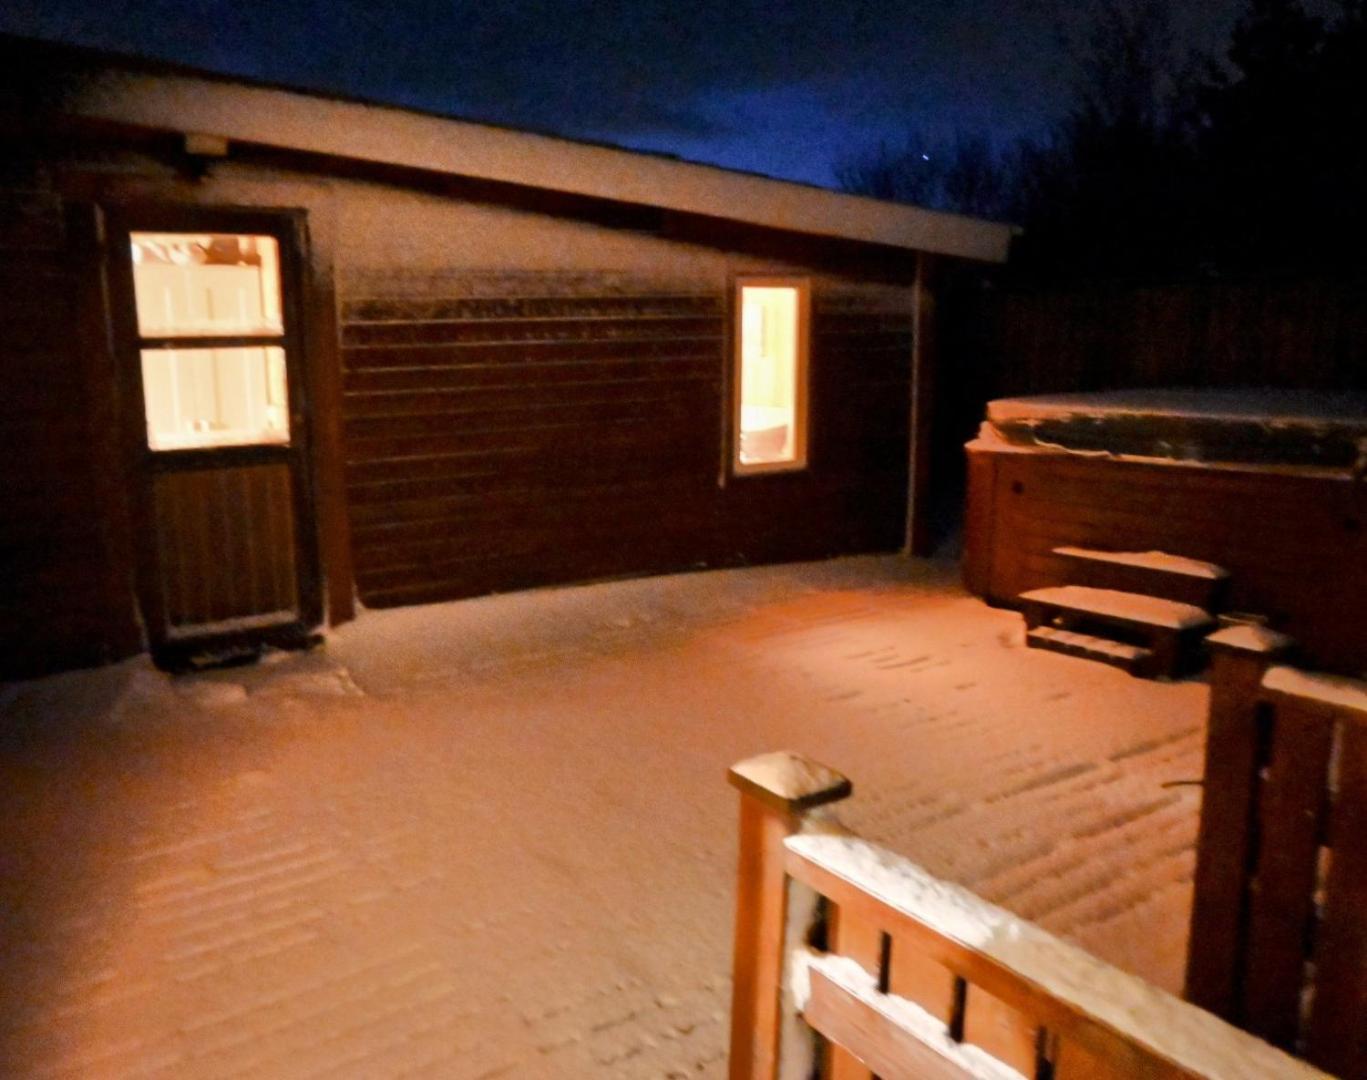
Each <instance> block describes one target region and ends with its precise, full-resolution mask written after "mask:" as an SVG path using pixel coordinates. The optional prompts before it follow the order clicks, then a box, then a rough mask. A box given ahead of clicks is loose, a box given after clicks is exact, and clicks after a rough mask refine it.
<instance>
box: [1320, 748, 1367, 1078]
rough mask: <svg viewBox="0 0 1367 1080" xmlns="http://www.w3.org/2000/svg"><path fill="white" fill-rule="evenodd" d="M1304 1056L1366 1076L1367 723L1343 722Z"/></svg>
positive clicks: (1348, 1073)
mask: <svg viewBox="0 0 1367 1080" xmlns="http://www.w3.org/2000/svg"><path fill="white" fill-rule="evenodd" d="M1329 839H1330V845H1331V847H1332V849H1333V856H1332V861H1331V862H1330V867H1329V875H1328V880H1327V882H1326V884H1325V905H1324V919H1323V923H1322V924H1321V929H1320V934H1319V942H1318V946H1317V948H1316V950H1315V999H1314V1011H1313V1012H1312V1014H1311V1017H1310V1030H1309V1039H1308V1042H1307V1046H1306V1057H1307V1058H1308V1059H1309V1060H1310V1061H1313V1062H1314V1063H1315V1064H1316V1065H1318V1066H1320V1067H1321V1068H1323V1069H1327V1070H1328V1071H1330V1072H1332V1073H1335V1074H1337V1075H1341V1076H1344V1077H1352V1078H1354V1080H1360V1078H1364V1077H1367V725H1363V724H1362V723H1360V722H1358V723H1355V722H1348V723H1345V724H1344V725H1343V731H1342V735H1341V737H1340V742H1339V775H1338V795H1337V798H1336V800H1335V804H1334V808H1333V811H1332V822H1331V825H1330V836H1329Z"/></svg>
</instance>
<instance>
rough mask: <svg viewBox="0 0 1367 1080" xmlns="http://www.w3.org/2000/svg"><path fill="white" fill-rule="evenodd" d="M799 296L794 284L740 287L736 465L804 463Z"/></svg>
mask: <svg viewBox="0 0 1367 1080" xmlns="http://www.w3.org/2000/svg"><path fill="white" fill-rule="evenodd" d="M802 300H803V297H802V290H801V289H800V288H799V287H797V286H794V285H743V286H742V287H741V290H740V377H739V379H738V383H739V386H738V390H739V398H740V406H739V416H738V418H737V419H738V423H739V432H738V435H739V437H738V440H737V442H738V445H737V449H736V462H737V467H738V469H739V470H740V471H744V470H746V469H747V468H749V469H762V468H765V467H768V466H783V465H786V466H790V467H800V466H801V465H803V464H805V461H804V458H805V452H806V451H805V446H804V442H805V439H804V434H805V433H804V432H803V430H802V426H803V422H804V417H803V415H802V413H803V410H802V407H801V406H802V396H803V387H802V377H803V372H802V368H803V355H802V329H803V327H802V318H803V312H802V307H803V304H802Z"/></svg>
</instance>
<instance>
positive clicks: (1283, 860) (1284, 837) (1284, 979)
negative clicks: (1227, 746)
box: [1242, 694, 1333, 1049]
mask: <svg viewBox="0 0 1367 1080" xmlns="http://www.w3.org/2000/svg"><path fill="white" fill-rule="evenodd" d="M1272 699H1273V702H1274V707H1275V721H1274V724H1273V730H1272V735H1271V742H1270V749H1269V756H1268V765H1267V772H1266V777H1265V779H1264V781H1263V785H1262V791H1261V799H1260V807H1259V811H1258V820H1259V822H1260V824H1261V829H1262V831H1261V843H1260V845H1259V853H1258V864H1257V868H1256V870H1255V873H1254V879H1253V884H1252V889H1251V897H1250V904H1249V920H1248V952H1247V957H1248V960H1247V967H1246V970H1245V1000H1244V1016H1243V1018H1242V1026H1244V1027H1245V1028H1247V1029H1248V1030H1249V1031H1251V1032H1253V1033H1254V1034H1255V1035H1259V1036H1261V1037H1262V1038H1264V1039H1266V1040H1267V1041H1268V1042H1270V1043H1272V1044H1273V1045H1274V1046H1280V1047H1283V1048H1286V1049H1290V1048H1292V1047H1294V1046H1295V1043H1296V1038H1297V1035H1298V1033H1299V1028H1300V999H1301V987H1302V986H1303V984H1304V981H1305V980H1304V975H1305V964H1306V960H1307V954H1306V943H1307V939H1308V934H1309V931H1310V925H1311V920H1312V918H1313V915H1314V903H1315V878H1316V873H1317V869H1318V862H1319V845H1320V837H1321V835H1322V833H1321V830H1322V826H1323V821H1324V810H1325V804H1326V801H1327V788H1328V778H1329V755H1330V751H1331V748H1332V744H1333V724H1332V723H1328V722H1326V719H1325V716H1324V714H1323V712H1322V710H1320V709H1319V708H1316V707H1314V706H1310V705H1307V704H1306V703H1304V702H1302V701H1299V700H1298V699H1296V698H1294V697H1291V696H1288V695H1283V694H1276V695H1272Z"/></svg>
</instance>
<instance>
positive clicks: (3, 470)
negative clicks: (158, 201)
mask: <svg viewBox="0 0 1367 1080" xmlns="http://www.w3.org/2000/svg"><path fill="white" fill-rule="evenodd" d="M92 321H93V323H94V326H93V327H92V326H91V323H92ZM101 326H102V310H101V306H100V294H99V267H98V251H97V248H96V243H95V224H94V211H93V210H92V209H91V208H89V207H82V206H79V205H64V204H63V202H62V200H60V199H59V198H58V197H57V196H56V195H55V194H53V193H52V192H51V191H48V190H44V189H43V188H42V187H41V186H32V187H30V186H27V185H23V184H15V185H12V186H6V185H4V184H3V183H0V371H2V372H3V379H4V384H3V389H0V461H3V465H2V466H0V678H6V677H15V676H23V675H31V674H38V673H41V672H44V671H49V670H53V669H55V668H59V667H73V666H79V665H84V664H95V663H101V662H104V661H108V660H111V659H115V658H118V657H120V656H124V655H127V654H129V653H130V652H132V651H135V650H136V649H137V647H138V645H139V639H138V633H137V628H136V626H135V624H134V621H133V606H132V585H131V582H132V567H131V565H130V563H129V557H128V552H127V549H126V547H122V546H121V545H120V543H119V542H118V540H117V538H116V533H117V529H116V528H115V527H114V522H112V520H111V515H112V514H113V513H114V511H112V510H111V508H110V507H109V506H108V505H107V502H106V495H107V493H108V491H109V475H108V474H109V470H110V469H111V468H115V469H116V468H117V458H116V454H115V452H114V425H113V423H112V401H111V400H109V398H108V395H103V396H102V395H101V394H100V392H99V390H98V389H97V388H104V387H107V386H109V385H110V383H111V380H112V367H111V366H110V365H111V364H112V360H111V358H110V356H109V354H108V353H107V352H106V351H103V350H101V349H100V347H99V344H100V340H101V337H100V333H99V329H100V327H101ZM92 330H93V331H94V332H93V334H92V332H91V331H92Z"/></svg>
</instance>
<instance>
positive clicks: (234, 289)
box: [131, 232, 290, 450]
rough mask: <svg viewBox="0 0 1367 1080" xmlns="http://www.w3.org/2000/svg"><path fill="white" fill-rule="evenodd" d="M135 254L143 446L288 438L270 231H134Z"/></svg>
mask: <svg viewBox="0 0 1367 1080" xmlns="http://www.w3.org/2000/svg"><path fill="white" fill-rule="evenodd" d="M131 254H132V259H133V287H134V293H135V296H136V299H137V316H138V335H139V337H140V339H141V346H142V348H141V356H142V389H143V404H144V408H145V411H146V417H147V445H148V446H149V447H150V448H151V449H153V450H187V449H196V448H207V447H218V446H252V445H258V444H261V443H274V444H278V443H288V442H289V438H290V430H289V386H288V378H287V374H286V367H285V348H284V330H285V327H284V317H283V314H282V306H281V297H280V247H279V243H278V242H277V241H276V239H275V238H274V237H271V236H238V235H231V234H202V233H151V232H135V233H133V234H132V253H131ZM208 339H212V341H210V340H208Z"/></svg>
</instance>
